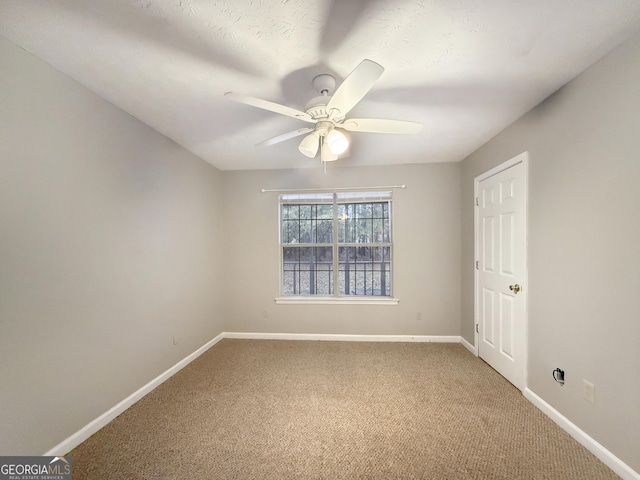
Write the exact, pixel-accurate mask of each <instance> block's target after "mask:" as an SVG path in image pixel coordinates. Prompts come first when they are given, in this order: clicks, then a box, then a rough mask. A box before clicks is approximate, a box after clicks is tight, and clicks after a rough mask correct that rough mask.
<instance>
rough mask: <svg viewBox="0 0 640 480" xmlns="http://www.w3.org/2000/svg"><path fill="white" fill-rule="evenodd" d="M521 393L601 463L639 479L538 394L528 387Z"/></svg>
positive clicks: (639, 476)
mask: <svg viewBox="0 0 640 480" xmlns="http://www.w3.org/2000/svg"><path fill="white" fill-rule="evenodd" d="M523 394H524V396H525V398H526V399H528V400H529V401H530V402H531V403H533V404H534V405H535V406H536V407H538V408H539V409H540V410H542V412H544V413H545V414H546V415H547V416H548V417H549V418H551V420H553V421H554V422H555V423H557V424H558V426H559V427H560V428H562V429H563V430H564V431H565V432H567V433H568V434H569V435H571V436H572V437H573V438H574V439H575V440H577V441H578V443H580V444H581V445H582V446H583V447H585V448H586V449H587V450H589V451H590V452H591V453H593V454H594V455H595V456H596V457H597V458H598V459H600V461H601V462H602V463H604V464H605V465H606V466H607V467H609V468H610V469H611V470H613V471H614V472H615V473H616V474H618V475H620V477H622V478H623V479H624V480H640V474H639V473H638V472H636V471H635V470H633V469H632V468H631V467H630V466H629V465H627V464H626V463H624V462H623V461H622V460H620V459H619V458H618V457H616V456H615V455H614V454H613V453H611V452H610V451H609V450H607V449H606V448H604V447H603V446H602V445H600V444H599V443H598V442H596V441H595V440H594V439H593V438H591V437H590V436H589V435H587V434H586V433H585V432H584V431H582V430H581V429H580V428H578V427H577V426H576V425H575V424H574V423H572V422H571V421H570V420H569V419H568V418H567V417H565V416H564V415H562V414H561V413H560V412H558V411H557V410H556V409H555V408H553V407H552V406H551V405H549V404H548V403H547V402H545V401H544V400H543V399H542V398H540V397H539V396H538V395H536V394H535V393H533V392H532V391H531V390H529V389H528V388H525V389H524V392H523Z"/></svg>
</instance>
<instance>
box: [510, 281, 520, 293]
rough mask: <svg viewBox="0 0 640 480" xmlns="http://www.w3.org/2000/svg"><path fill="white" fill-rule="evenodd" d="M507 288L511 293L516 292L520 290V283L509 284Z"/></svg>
mask: <svg viewBox="0 0 640 480" xmlns="http://www.w3.org/2000/svg"><path fill="white" fill-rule="evenodd" d="M509 290H511V291H512V292H513V293H518V292H519V291H520V285H518V284H517V283H516V284H515V285H509Z"/></svg>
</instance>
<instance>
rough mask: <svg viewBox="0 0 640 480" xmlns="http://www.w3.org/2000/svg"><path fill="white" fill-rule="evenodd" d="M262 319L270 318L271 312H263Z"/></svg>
mask: <svg viewBox="0 0 640 480" xmlns="http://www.w3.org/2000/svg"><path fill="white" fill-rule="evenodd" d="M262 318H269V310H263V311H262Z"/></svg>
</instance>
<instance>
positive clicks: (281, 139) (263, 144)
mask: <svg viewBox="0 0 640 480" xmlns="http://www.w3.org/2000/svg"><path fill="white" fill-rule="evenodd" d="M310 132H313V128H311V127H305V128H299V129H298V130H294V131H293V132H287V133H283V134H282V135H278V136H276V137H272V138H269V139H267V140H264V141H262V142H260V143H257V144H256V147H266V146H269V145H275V144H276V143H280V142H284V141H285V140H289V139H290V138H294V137H298V136H300V135H304V134H305V133H310Z"/></svg>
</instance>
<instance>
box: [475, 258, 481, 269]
mask: <svg viewBox="0 0 640 480" xmlns="http://www.w3.org/2000/svg"><path fill="white" fill-rule="evenodd" d="M479 263H480V262H478V260H476V270H478V268H479V266H478V264H479Z"/></svg>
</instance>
